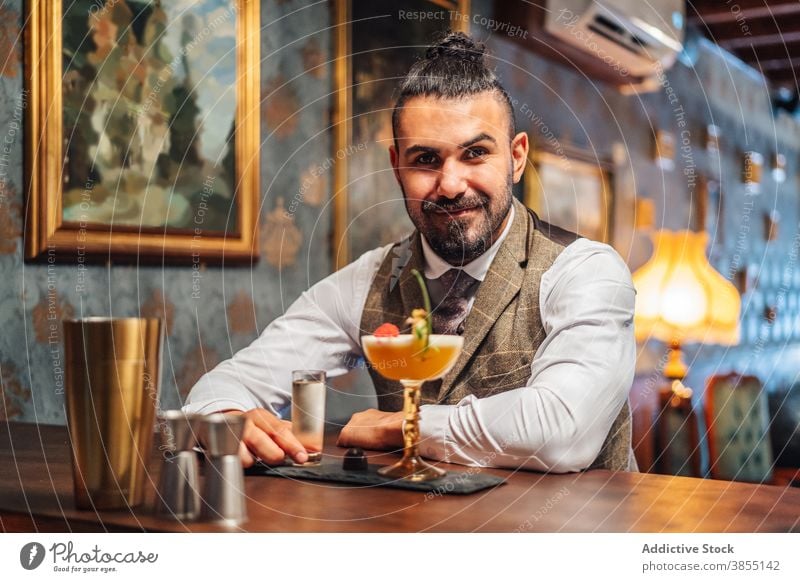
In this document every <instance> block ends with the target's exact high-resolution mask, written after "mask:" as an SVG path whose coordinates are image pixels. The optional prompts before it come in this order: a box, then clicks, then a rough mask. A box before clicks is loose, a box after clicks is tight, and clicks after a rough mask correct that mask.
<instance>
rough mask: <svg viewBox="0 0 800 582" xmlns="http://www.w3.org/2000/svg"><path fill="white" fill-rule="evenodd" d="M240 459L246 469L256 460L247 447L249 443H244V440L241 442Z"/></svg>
mask: <svg viewBox="0 0 800 582" xmlns="http://www.w3.org/2000/svg"><path fill="white" fill-rule="evenodd" d="M239 459H241V461H242V467H244V468H245V469H247V468H248V467H252V466H253V465H254V464H255V462H256V459H255V457H254V456H253V455H252V454H250V450H249V449H248V448H247V445H246V444H244V441H241V442H239Z"/></svg>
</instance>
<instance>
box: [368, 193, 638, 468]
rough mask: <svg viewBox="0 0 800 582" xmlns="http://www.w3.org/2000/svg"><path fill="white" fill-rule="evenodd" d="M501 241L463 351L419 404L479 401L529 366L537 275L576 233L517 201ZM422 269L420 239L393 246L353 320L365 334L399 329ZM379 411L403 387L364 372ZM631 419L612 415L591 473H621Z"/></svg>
mask: <svg viewBox="0 0 800 582" xmlns="http://www.w3.org/2000/svg"><path fill="white" fill-rule="evenodd" d="M514 205H515V217H514V221H513V223H512V225H511V229H510V231H509V233H508V236H507V237H506V239H505V240H504V241H503V243H502V244H501V245H500V249H499V250H498V252H497V255H495V258H494V260H493V261H492V264H491V266H490V268H489V271H488V272H487V274H486V278H485V279H484V280H483V281H482V282H481V284H480V286H479V287H478V291H477V293H476V295H475V301H474V303H473V305H472V309H471V310H470V312H469V315H467V319H466V321H465V327H464V334H463V335H464V349H463V352H462V353H461V356H460V357H459V359H458V360H457V361H456V364H455V365H454V366H453V369H452V370H451V371H450V372H449V373H448V374H447V375H446V376H445V377H444V378H442V379H441V380H438V381H435V382H426V383H425V384H423V387H422V394H421V403H422V404H456V403H457V402H459V401H460V400H461V399H463V398H464V397H466V396H468V395H470V394H474V395H475V396H476V397H478V398H485V397H487V396H491V395H493V394H499V393H501V392H505V391H507V390H512V389H514V388H519V387H521V386H524V385H525V384H526V383H527V381H528V379H529V378H530V374H531V361H532V359H533V356H534V354H535V353H536V351H537V349H538V348H539V345H540V344H541V343H542V341H543V340H544V338H545V331H544V327H543V326H542V320H541V314H540V312H539V285H540V282H541V278H542V275H543V274H544V273H545V271H547V270H548V269H549V268H550V266H551V265H552V264H553V262H554V261H555V260H556V257H558V255H559V254H560V253H561V251H563V250H564V248H566V246H567V245H568V244H570V243H571V242H573V241H574V240H575V239H576V238H577V235H575V234H573V233H570V232H568V231H565V230H563V229H561V228H558V227H556V226H553V225H550V224H548V223H546V222H543V221H541V220H539V218H538V217H537V216H536V214H535V213H533V212H532V211H530V210H529V209H528V208H526V207H525V206H524V205H522V204H521V203H520V202H518V201H517V200H514ZM412 269H417V270H418V271H419V272H423V271H424V257H423V254H422V245H421V242H420V234H419V232H418V231H415V232H414V233H413V234H411V235H410V236H409V237H407V238H405V239H404V240H402V241H401V242H399V243H397V244H396V245H395V246H394V247H392V249H391V250H390V251H389V253H388V254H387V256H386V258H385V259H384V261H383V263H382V264H381V266H380V268H379V269H378V272H377V273H376V275H375V277H374V279H373V281H372V285H371V287H370V290H369V292H368V294H367V300H366V303H365V305H364V312H363V315H362V318H361V329H362V330H365V332H367V333H369V332H370V331H371V330H374V329H375V328H377V327H378V326H379V325H380V324H382V323H384V322H388V323H393V324H395V325H396V326H397V327H399V328H401V329H403V328H404V327H407V324H406V323H405V319H406V318H407V317H408V315H409V314H410V313H411V310H412V309H414V308H417V307H421V306H422V304H423V302H422V293H421V292H420V290H419V287H418V285H417V281H416V279H415V278H414V276H413V275H412V274H411V270H412ZM369 373H370V375H371V377H372V381H373V383H374V384H375V390H376V392H377V395H378V407H379V408H380V409H381V410H385V411H398V410H402V409H403V387H402V386H401V385H400V383H399V382H396V381H391V380H386V379H384V378H383V377H381V376H380V375H379V374H378V372H377V371H375V370H374V369H372V368H369ZM630 447H631V414H630V408H629V407H628V404H627V402H626V403H625V404H624V405H623V407H622V409H621V410H620V412H619V414H618V415H617V417H616V419H615V420H614V423H613V425H612V427H611V430H610V431H609V433H608V436H607V437H606V439H605V442H604V443H603V446H602V448H601V450H600V454H599V455H598V456H597V458H596V459H595V461H594V462H593V463H592V465H591V468H603V469H612V470H627V469H628V466H629V456H630V455H631V448H630Z"/></svg>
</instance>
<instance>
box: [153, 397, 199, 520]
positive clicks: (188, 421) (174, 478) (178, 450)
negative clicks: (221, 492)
mask: <svg viewBox="0 0 800 582" xmlns="http://www.w3.org/2000/svg"><path fill="white" fill-rule="evenodd" d="M198 418H199V417H198V416H197V415H194V414H189V415H187V414H184V413H183V412H181V411H180V410H167V411H164V412H162V413H161V414H159V416H158V420H159V427H160V433H161V447H160V448H161V451H162V458H163V463H162V466H161V476H160V478H159V485H158V498H157V499H156V514H158V515H159V516H161V517H170V518H173V519H181V520H182V519H187V520H188V519H195V518H197V517H198V516H199V514H200V478H199V475H198V467H197V457H196V456H195V453H194V451H193V450H192V447H193V446H194V443H195V440H196V429H197V420H198Z"/></svg>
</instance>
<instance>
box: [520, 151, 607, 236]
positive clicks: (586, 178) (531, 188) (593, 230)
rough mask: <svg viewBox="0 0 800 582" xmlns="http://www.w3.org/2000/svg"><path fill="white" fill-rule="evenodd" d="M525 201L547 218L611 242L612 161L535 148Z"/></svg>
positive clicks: (575, 230)
mask: <svg viewBox="0 0 800 582" xmlns="http://www.w3.org/2000/svg"><path fill="white" fill-rule="evenodd" d="M523 182H524V185H523V202H524V203H525V205H526V206H528V207H529V208H531V209H532V210H533V211H534V212H536V213H537V214H538V215H539V217H540V218H541V219H542V220H544V221H545V222H549V223H550V224H554V225H556V226H560V227H561V228H565V229H567V230H569V231H572V232H575V233H578V234H580V235H581V236H584V237H586V238H589V239H592V240H596V241H598V242H604V243H608V244H611V241H612V240H613V234H614V233H613V216H614V197H613V193H612V189H611V165H610V163H607V162H605V161H601V160H598V159H594V158H593V157H591V156H590V155H588V154H586V153H584V152H580V151H572V150H570V151H569V152H567V151H566V150H565V151H563V152H558V153H555V152H549V151H542V150H535V149H534V150H532V152H531V154H530V155H529V160H528V165H527V167H526V168H525V174H524V177H523Z"/></svg>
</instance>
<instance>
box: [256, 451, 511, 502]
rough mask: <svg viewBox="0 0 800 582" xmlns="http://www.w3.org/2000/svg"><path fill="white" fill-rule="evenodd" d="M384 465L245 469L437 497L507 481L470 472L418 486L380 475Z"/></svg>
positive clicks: (330, 462) (331, 462) (332, 462)
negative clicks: (350, 468)
mask: <svg viewBox="0 0 800 582" xmlns="http://www.w3.org/2000/svg"><path fill="white" fill-rule="evenodd" d="M381 466H382V465H369V466H368V468H367V470H366V471H345V470H344V469H342V465H341V461H335V460H327V461H326V460H323V461H322V463H321V464H320V465H317V466H316V467H294V466H290V465H281V466H277V467H271V466H268V465H264V464H261V463H256V464H255V465H253V466H252V467H250V468H248V469H245V474H246V475H266V476H269V477H286V478H290V479H310V480H313V481H331V482H334V483H347V484H349V485H355V486H360V487H364V488H366V487H393V488H396V489H411V490H414V491H425V492H434V493H436V494H437V495H450V494H453V495H467V494H469V493H475V492H476V491H481V490H482V489H488V488H489V487H494V486H496V485H501V484H503V483H504V482H505V481H504V480H503V479H501V478H500V477H495V476H494V475H484V474H481V473H470V472H469V471H462V472H455V471H451V472H449V473H447V474H446V475H445V476H444V477H441V478H439V479H432V480H431V481H423V482H421V483H415V482H413V481H403V480H402V479H393V478H391V477H383V476H382V475H378V469H380V468H381Z"/></svg>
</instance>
